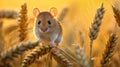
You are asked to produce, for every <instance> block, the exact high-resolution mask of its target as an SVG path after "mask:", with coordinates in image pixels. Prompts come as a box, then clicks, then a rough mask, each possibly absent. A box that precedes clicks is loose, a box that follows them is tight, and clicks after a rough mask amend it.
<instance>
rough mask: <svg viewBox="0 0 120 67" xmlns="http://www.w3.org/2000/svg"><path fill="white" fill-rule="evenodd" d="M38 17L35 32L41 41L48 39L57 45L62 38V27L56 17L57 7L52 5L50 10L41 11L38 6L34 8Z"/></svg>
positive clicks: (51, 44) (51, 43)
mask: <svg viewBox="0 0 120 67" xmlns="http://www.w3.org/2000/svg"><path fill="white" fill-rule="evenodd" d="M33 15H34V17H35V18H36V20H35V26H34V33H35V36H36V37H37V39H39V41H48V42H49V43H50V46H57V45H58V44H59V43H60V42H61V40H62V27H61V25H60V23H59V21H57V19H56V18H55V17H56V15H57V9H56V8H55V7H52V8H51V9H50V11H49V12H47V11H43V12H40V10H39V9H38V8H34V9H33Z"/></svg>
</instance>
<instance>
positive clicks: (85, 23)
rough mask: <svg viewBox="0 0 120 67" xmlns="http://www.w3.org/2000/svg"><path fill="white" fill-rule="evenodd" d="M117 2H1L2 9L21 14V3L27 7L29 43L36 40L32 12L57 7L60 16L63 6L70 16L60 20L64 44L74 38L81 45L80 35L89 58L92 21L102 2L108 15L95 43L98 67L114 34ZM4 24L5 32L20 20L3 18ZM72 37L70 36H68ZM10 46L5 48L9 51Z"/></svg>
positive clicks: (60, 0) (66, 0)
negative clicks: (114, 6) (114, 7)
mask: <svg viewBox="0 0 120 67" xmlns="http://www.w3.org/2000/svg"><path fill="white" fill-rule="evenodd" d="M113 2H114V1H112V0H1V1H0V10H16V11H18V12H19V11H20V9H21V8H20V7H21V5H22V4H24V3H26V4H27V10H28V14H27V15H28V19H29V20H28V21H29V23H30V26H29V30H30V31H28V33H29V35H30V36H29V39H28V40H30V41H31V40H36V39H35V37H34V35H33V31H32V28H33V26H34V25H33V24H34V18H33V14H32V11H33V9H34V8H36V7H37V8H39V9H40V11H49V9H50V8H51V7H56V8H57V9H58V15H59V14H60V12H61V11H62V9H63V8H64V7H67V8H68V13H67V15H66V16H65V18H64V19H63V21H61V24H62V27H63V33H64V35H63V42H62V43H61V45H65V44H68V42H67V39H71V42H70V43H72V44H79V43H80V41H81V39H80V35H79V34H80V32H82V35H83V37H84V40H85V42H84V45H83V47H84V48H85V52H86V54H87V57H89V42H90V41H89V36H88V32H89V28H90V27H91V23H92V22H93V19H94V15H95V13H96V10H97V9H98V7H100V5H101V4H102V3H103V4H104V8H105V15H104V17H103V20H102V25H101V27H100V32H99V35H98V38H97V39H96V40H95V41H94V43H93V57H95V60H96V64H95V67H97V66H99V64H100V61H99V60H100V59H101V56H102V53H103V51H104V49H105V44H106V43H107V40H108V37H109V35H110V33H111V32H113V31H114V26H115V23H116V22H115V19H114V14H113V10H112V4H113ZM2 20H3V21H4V24H3V29H6V27H8V26H10V25H17V24H18V23H17V20H13V19H2ZM67 35H70V36H67ZM9 47H10V46H9V45H6V46H5V49H6V48H9Z"/></svg>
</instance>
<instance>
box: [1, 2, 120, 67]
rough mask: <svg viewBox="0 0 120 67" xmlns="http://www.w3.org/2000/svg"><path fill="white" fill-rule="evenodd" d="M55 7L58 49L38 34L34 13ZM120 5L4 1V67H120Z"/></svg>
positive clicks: (2, 64) (2, 59)
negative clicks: (60, 32)
mask: <svg viewBox="0 0 120 67" xmlns="http://www.w3.org/2000/svg"><path fill="white" fill-rule="evenodd" d="M51 7H56V8H57V10H58V15H57V17H56V19H57V20H58V21H59V22H60V24H61V25H62V28H63V40H62V42H61V43H60V45H59V46H57V47H54V46H50V44H49V43H48V42H45V43H41V42H39V41H38V39H36V38H35V36H34V34H33V32H34V30H33V28H34V26H35V25H34V23H35V18H34V16H33V12H32V11H33V9H34V8H39V9H40V11H49V10H50V8H51ZM119 44H120V1H119V0H11V1H9V0H1V1H0V67H120V62H119V61H120V51H119V50H120V47H119Z"/></svg>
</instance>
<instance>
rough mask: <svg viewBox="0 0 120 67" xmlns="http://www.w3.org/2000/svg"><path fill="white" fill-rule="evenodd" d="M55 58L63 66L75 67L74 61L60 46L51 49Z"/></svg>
mask: <svg viewBox="0 0 120 67" xmlns="http://www.w3.org/2000/svg"><path fill="white" fill-rule="evenodd" d="M51 52H52V56H53V58H54V59H55V60H56V61H57V63H58V64H59V65H60V66H62V67H73V63H72V62H71V61H70V60H69V59H68V57H66V56H65V55H64V52H63V51H62V52H61V50H60V49H58V48H53V49H52V50H51Z"/></svg>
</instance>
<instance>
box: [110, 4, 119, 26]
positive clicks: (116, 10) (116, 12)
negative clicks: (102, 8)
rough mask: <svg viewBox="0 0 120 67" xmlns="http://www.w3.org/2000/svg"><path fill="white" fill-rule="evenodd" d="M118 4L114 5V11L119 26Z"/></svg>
mask: <svg viewBox="0 0 120 67" xmlns="http://www.w3.org/2000/svg"><path fill="white" fill-rule="evenodd" d="M117 6H118V5H116V4H114V6H112V9H113V12H114V17H115V20H116V22H117V24H118V26H119V27H120V10H119V9H118V7H117Z"/></svg>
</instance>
